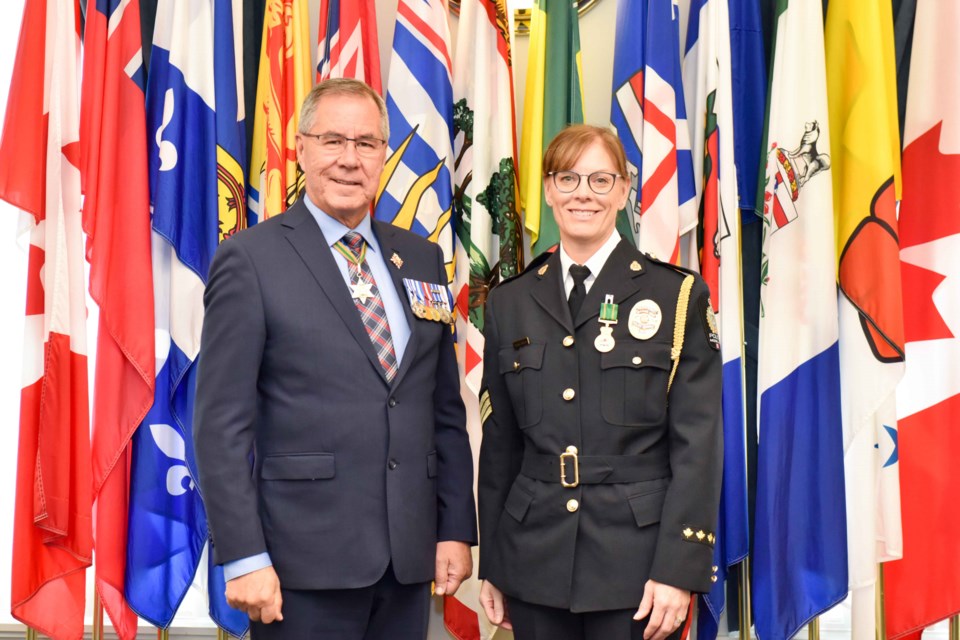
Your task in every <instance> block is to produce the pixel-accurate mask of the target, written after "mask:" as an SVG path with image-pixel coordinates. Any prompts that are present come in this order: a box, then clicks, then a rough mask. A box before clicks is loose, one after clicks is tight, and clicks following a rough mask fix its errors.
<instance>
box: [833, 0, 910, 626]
mask: <svg viewBox="0 0 960 640" xmlns="http://www.w3.org/2000/svg"><path fill="white" fill-rule="evenodd" d="M826 46H827V49H826V52H827V62H828V64H827V96H828V101H829V103H830V133H831V139H830V149H831V151H832V161H831V169H830V171H831V173H832V174H833V196H834V204H835V210H836V221H837V256H838V258H839V270H838V281H839V285H840V296H839V303H838V304H839V314H840V380H841V387H842V388H843V396H842V408H843V442H844V447H843V448H844V471H845V475H846V494H847V496H846V497H847V553H848V556H849V562H850V594H851V603H852V614H851V623H852V625H851V626H852V632H853V635H852V637H853V638H854V640H873V638H875V637H876V630H877V629H876V626H877V625H876V579H877V563H878V562H886V561H888V560H895V559H897V558H900V557H901V556H902V555H903V539H902V536H901V530H900V467H899V465H898V464H897V451H896V447H897V417H896V402H895V399H896V395H895V392H896V388H897V383H898V382H899V381H900V378H901V377H903V371H904V364H903V353H904V345H903V305H902V303H901V295H900V255H899V254H900V248H899V238H898V233H897V203H896V201H897V200H898V199H899V193H898V192H899V187H900V132H899V121H898V115H897V77H896V64H895V60H894V46H893V9H892V8H891V6H890V2H889V0H885V1H883V2H878V1H877V0H846V1H845V2H834V3H832V4H830V6H829V9H828V11H827V27H826Z"/></svg>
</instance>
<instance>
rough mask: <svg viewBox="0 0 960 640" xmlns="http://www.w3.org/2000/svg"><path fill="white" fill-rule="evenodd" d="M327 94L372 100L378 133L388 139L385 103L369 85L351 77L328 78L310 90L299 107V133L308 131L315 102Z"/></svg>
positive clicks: (388, 127)
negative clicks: (377, 117) (377, 112)
mask: <svg viewBox="0 0 960 640" xmlns="http://www.w3.org/2000/svg"><path fill="white" fill-rule="evenodd" d="M328 95H329V96H333V95H337V96H357V97H359V98H369V99H370V100H372V101H373V103H374V104H376V105H377V111H379V112H380V134H381V135H382V136H383V139H384V140H390V118H389V116H388V115H387V104H386V103H385V102H384V101H383V98H381V97H380V94H378V93H377V92H376V91H374V90H373V88H372V87H371V86H370V85H368V84H367V83H365V82H363V81H361V80H354V79H353V78H330V79H329V80H324V81H323V82H321V83H320V84H318V85H317V86H315V87H314V88H313V89H311V90H310V93H308V94H307V97H306V98H304V99H303V105H302V106H301V107H300V133H310V129H311V128H312V127H313V124H314V123H313V116H314V114H315V113H316V110H317V104H318V103H319V102H320V99H321V98H322V97H323V96H328Z"/></svg>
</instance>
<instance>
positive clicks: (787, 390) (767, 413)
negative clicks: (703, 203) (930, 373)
mask: <svg viewBox="0 0 960 640" xmlns="http://www.w3.org/2000/svg"><path fill="white" fill-rule="evenodd" d="M775 19H776V32H775V37H774V47H773V71H772V77H771V87H770V100H769V105H768V113H767V125H766V131H765V139H766V142H765V144H764V148H765V149H766V169H765V174H764V177H765V189H764V194H763V225H764V229H763V231H764V236H763V247H762V254H761V260H762V263H761V267H760V268H761V274H762V275H761V277H762V281H761V287H762V289H761V293H760V296H761V297H760V301H761V317H760V343H759V363H758V371H757V387H758V395H759V398H760V399H759V407H758V411H759V427H758V430H759V445H758V460H757V513H756V528H755V531H754V535H755V544H754V566H753V603H754V612H755V616H756V626H757V635H759V636H760V637H761V638H789V637H791V636H793V635H794V634H795V633H797V631H798V630H799V629H800V628H801V627H803V626H804V625H805V624H807V622H809V621H810V620H811V619H812V618H814V617H816V616H818V615H820V614H821V613H823V612H824V611H826V610H827V609H829V608H830V607H832V606H833V605H835V604H837V603H838V602H840V601H841V600H843V599H844V598H845V597H846V595H847V546H846V511H845V500H844V494H843V491H841V490H840V487H842V486H843V427H842V423H841V411H840V379H839V377H840V362H839V347H838V344H837V342H838V327H837V293H836V250H835V247H836V243H835V234H834V217H833V188H832V187H833V185H832V182H831V178H830V128H829V126H828V120H827V98H826V78H825V72H824V57H823V13H822V9H821V6H820V3H819V2H809V1H806V0H802V1H801V0H778V2H777V4H776V9H775ZM787 213H789V214H790V215H786V214H787ZM798 523H802V525H801V527H802V531H799V532H798V531H797V526H798ZM791 532H794V533H791Z"/></svg>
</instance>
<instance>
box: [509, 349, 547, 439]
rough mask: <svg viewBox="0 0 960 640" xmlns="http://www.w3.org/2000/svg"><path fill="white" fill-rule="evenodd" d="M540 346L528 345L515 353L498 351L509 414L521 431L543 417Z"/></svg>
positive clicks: (515, 350) (541, 350)
mask: <svg viewBox="0 0 960 640" xmlns="http://www.w3.org/2000/svg"><path fill="white" fill-rule="evenodd" d="M545 346H546V345H544V344H536V343H534V344H528V345H526V346H523V347H520V348H519V349H515V348H513V347H507V348H505V349H500V354H499V357H500V363H499V364H500V375H501V376H503V380H504V383H505V384H506V385H507V391H509V392H510V402H511V403H512V404H513V413H514V415H515V416H517V422H518V423H519V425H520V428H521V429H525V428H527V427H531V426H533V425H535V424H537V423H538V422H540V419H541V417H542V416H543V381H542V379H541V378H542V372H541V369H542V368H543V350H544V347H545Z"/></svg>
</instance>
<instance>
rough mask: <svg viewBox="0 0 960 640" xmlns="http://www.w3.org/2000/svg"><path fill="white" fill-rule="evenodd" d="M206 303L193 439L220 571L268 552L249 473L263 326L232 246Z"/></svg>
mask: <svg viewBox="0 0 960 640" xmlns="http://www.w3.org/2000/svg"><path fill="white" fill-rule="evenodd" d="M203 302H204V319H203V333H202V339H201V340H202V341H201V345H202V347H201V350H200V358H199V364H198V371H197V395H196V402H195V406H194V430H193V437H194V444H195V446H196V454H197V467H198V469H199V475H200V477H199V482H200V492H201V495H202V496H203V503H204V507H205V508H206V511H207V521H208V522H209V525H210V532H211V536H212V539H213V543H214V545H213V551H214V561H215V562H216V563H217V564H223V563H224V562H228V561H231V560H236V559H239V558H245V557H248V556H254V555H257V554H259V553H261V552H263V551H266V546H265V544H264V537H263V529H262V527H261V524H260V516H259V514H258V510H257V490H256V487H255V485H254V482H253V476H252V473H251V469H250V453H251V451H252V448H253V442H254V421H255V416H256V409H257V377H258V373H259V370H260V361H261V358H262V355H263V347H264V342H265V338H266V321H265V318H264V308H263V299H262V295H261V289H260V282H259V280H258V277H257V273H256V270H255V268H254V266H253V263H252V262H251V260H250V257H249V255H248V254H247V253H246V251H245V250H244V248H243V246H242V244H241V243H240V242H238V241H237V240H228V241H226V242H224V243H223V244H222V245H221V246H220V247H219V249H218V250H217V253H216V255H215V256H214V259H213V264H212V265H211V267H210V277H209V280H208V283H207V287H206V290H205V291H204V296H203Z"/></svg>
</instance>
